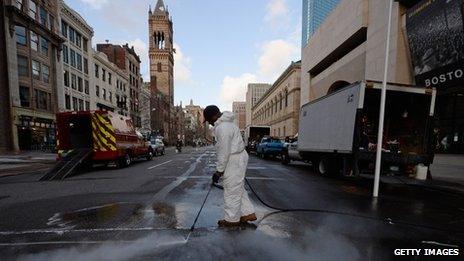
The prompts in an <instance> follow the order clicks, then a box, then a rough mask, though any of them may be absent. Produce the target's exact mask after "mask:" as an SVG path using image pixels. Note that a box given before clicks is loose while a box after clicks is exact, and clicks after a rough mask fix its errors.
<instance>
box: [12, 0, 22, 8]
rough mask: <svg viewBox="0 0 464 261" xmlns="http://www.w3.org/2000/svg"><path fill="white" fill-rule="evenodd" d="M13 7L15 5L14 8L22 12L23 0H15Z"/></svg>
mask: <svg viewBox="0 0 464 261" xmlns="http://www.w3.org/2000/svg"><path fill="white" fill-rule="evenodd" d="M14 5H15V6H16V8H18V9H19V10H23V0H16V1H15V4H14Z"/></svg>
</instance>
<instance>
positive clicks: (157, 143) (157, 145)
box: [150, 139, 164, 156]
mask: <svg viewBox="0 0 464 261" xmlns="http://www.w3.org/2000/svg"><path fill="white" fill-rule="evenodd" d="M150 146H151V148H152V149H153V154H154V155H155V156H161V155H164V143H163V141H162V140H161V139H155V140H151V141H150Z"/></svg>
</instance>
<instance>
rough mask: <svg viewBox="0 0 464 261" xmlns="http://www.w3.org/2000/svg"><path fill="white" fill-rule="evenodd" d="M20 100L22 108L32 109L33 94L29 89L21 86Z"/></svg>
mask: <svg viewBox="0 0 464 261" xmlns="http://www.w3.org/2000/svg"><path fill="white" fill-rule="evenodd" d="M19 99H20V101H21V107H31V101H30V99H31V92H30V91H29V87H24V86H19Z"/></svg>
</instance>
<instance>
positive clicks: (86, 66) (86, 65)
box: [84, 58, 89, 74]
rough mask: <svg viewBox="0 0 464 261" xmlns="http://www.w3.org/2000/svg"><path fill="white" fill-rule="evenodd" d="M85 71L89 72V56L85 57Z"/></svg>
mask: <svg viewBox="0 0 464 261" xmlns="http://www.w3.org/2000/svg"><path fill="white" fill-rule="evenodd" d="M84 73H85V74H89V61H88V60H87V58H84Z"/></svg>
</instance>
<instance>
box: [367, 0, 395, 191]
mask: <svg viewBox="0 0 464 261" xmlns="http://www.w3.org/2000/svg"><path fill="white" fill-rule="evenodd" d="M392 11H393V0H390V7H389V11H388V26H387V40H386V41H387V42H386V43H385V67H384V74H383V84H382V93H381V96H380V115H379V130H378V133H377V153H376V158H375V176H374V191H373V194H372V196H373V197H374V198H377V197H378V196H379V182H380V170H381V167H382V166H381V165H382V143H383V124H384V119H385V100H386V98H387V77H388V63H389V54H390V32H391V20H392Z"/></svg>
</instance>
